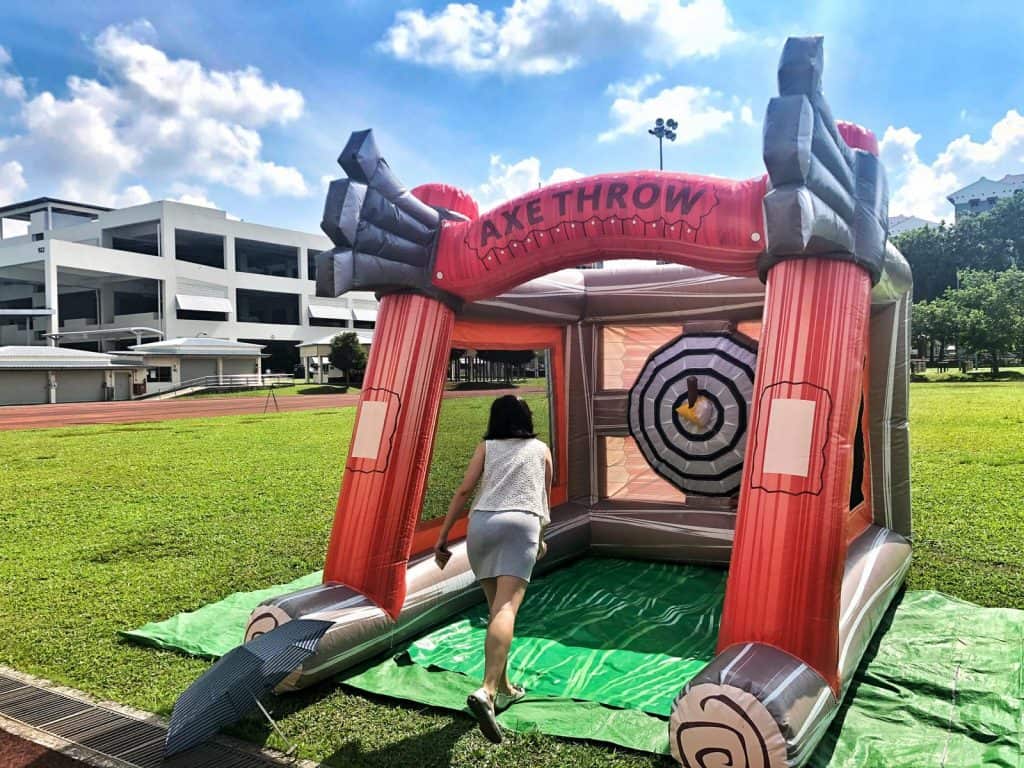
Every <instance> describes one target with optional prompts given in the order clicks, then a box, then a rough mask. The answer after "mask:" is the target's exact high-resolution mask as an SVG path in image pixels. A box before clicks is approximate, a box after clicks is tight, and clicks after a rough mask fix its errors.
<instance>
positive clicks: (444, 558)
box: [434, 538, 452, 571]
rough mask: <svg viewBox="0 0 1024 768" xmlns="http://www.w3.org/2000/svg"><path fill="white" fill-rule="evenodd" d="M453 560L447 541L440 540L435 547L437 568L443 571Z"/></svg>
mask: <svg viewBox="0 0 1024 768" xmlns="http://www.w3.org/2000/svg"><path fill="white" fill-rule="evenodd" d="M451 559H452V551H451V550H450V549H448V541H447V539H443V538H442V539H438V540H437V544H435V545H434V562H435V563H437V567H438V568H440V569H441V570H442V571H443V570H444V567H445V566H446V565H448V561H449V560H451Z"/></svg>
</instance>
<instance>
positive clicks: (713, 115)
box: [597, 78, 742, 144]
mask: <svg viewBox="0 0 1024 768" xmlns="http://www.w3.org/2000/svg"><path fill="white" fill-rule="evenodd" d="M654 82H657V80H649V79H648V78H645V79H644V80H641V81H638V82H636V83H626V84H622V83H619V84H613V85H610V86H608V93H610V94H616V93H617V94H622V95H619V96H618V97H617V98H616V99H615V100H614V101H612V105H611V107H610V109H609V114H610V115H611V118H612V124H613V125H612V127H611V128H610V129H609V130H607V131H605V132H604V133H602V134H600V135H599V136H598V137H597V138H598V141H614V140H615V139H617V138H619V137H620V136H626V135H629V134H635V133H644V132H645V131H647V129H648V128H650V127H651V126H652V125H653V124H654V121H655V120H656V119H657V118H659V117H663V118H666V119H668V118H674V119H675V120H676V122H678V123H679V127H678V128H676V142H678V143H680V144H688V143H690V142H694V141H698V140H699V139H702V138H704V137H705V136H708V135H710V134H713V133H718V132H719V131H721V130H723V129H724V128H725V127H726V126H727V125H729V124H730V123H732V122H733V121H734V120H735V119H736V115H735V114H733V112H732V110H731V109H729V108H726V107H724V102H725V100H724V97H723V96H722V94H721V93H719V92H718V91H713V90H711V89H710V88H703V87H695V86H691V85H677V86H675V87H673V88H665V89H663V90H661V91H659V92H658V93H656V94H654V95H653V96H650V97H648V98H644V96H643V93H644V90H645V89H646V88H647V87H648V86H649V85H650V84H652V83H654ZM741 112H742V110H741Z"/></svg>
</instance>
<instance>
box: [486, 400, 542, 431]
mask: <svg viewBox="0 0 1024 768" xmlns="http://www.w3.org/2000/svg"><path fill="white" fill-rule="evenodd" d="M536 436H537V433H536V432H534V431H533V414H532V413H531V412H530V406H528V405H527V404H526V401H525V400H520V399H519V398H518V397H516V396H515V395H503V396H502V397H499V398H498V399H497V400H495V401H494V402H493V403H491V418H490V420H489V421H488V422H487V434H486V435H484V440H509V439H515V438H519V439H523V438H527V437H536Z"/></svg>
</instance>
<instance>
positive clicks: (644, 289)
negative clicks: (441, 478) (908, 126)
mask: <svg viewBox="0 0 1024 768" xmlns="http://www.w3.org/2000/svg"><path fill="white" fill-rule="evenodd" d="M822 66H823V53H822V40H821V38H791V39H790V40H788V41H787V42H786V45H785V48H784V50H783V53H782V58H781V62H780V66H779V72H778V84H779V95H778V96H777V97H776V98H773V99H772V100H771V102H770V103H769V105H768V109H767V113H766V116H765V127H764V161H765V165H766V167H767V175H766V176H762V177H759V178H756V179H749V180H746V181H728V180H723V179H717V178H705V177H700V176H692V175H687V174H679V173H666V172H653V171H643V172H628V173H620V174H606V175H601V176H593V177H590V178H585V179H579V180H576V181H572V182H567V183H564V184H557V185H553V186H551V187H548V188H546V189H540V190H537V191H536V192H532V193H529V194H527V195H525V196H523V197H521V198H518V199H516V200H512V201H510V202H508V203H505V204H504V205H501V206H499V207H498V208H496V209H494V210H492V211H490V212H488V213H486V214H483V215H480V214H479V213H478V211H477V208H476V204H475V203H474V202H473V201H472V199H470V197H469V196H467V195H466V194H465V193H463V192H460V191H459V190H456V189H454V188H452V187H448V186H445V185H438V184H432V185H427V186H424V187H419V188H417V189H414V190H412V191H411V192H410V191H407V190H405V189H404V188H403V187H402V185H401V184H400V183H399V182H398V180H397V179H396V178H395V176H394V175H393V173H392V171H391V168H390V167H389V166H388V164H387V162H385V160H384V159H383V158H382V157H381V156H380V154H379V152H378V149H377V147H376V145H375V143H374V138H373V134H372V133H371V132H370V131H361V132H358V133H354V134H352V136H351V138H350V139H349V141H348V143H347V144H346V146H345V148H344V150H343V151H342V153H341V157H340V158H339V162H340V164H341V167H342V168H343V169H344V171H345V173H346V175H347V178H345V179H341V180H338V181H335V182H333V183H332V184H331V185H330V190H329V192H328V194H327V200H326V204H325V207H324V219H323V225H322V226H323V229H324V231H325V232H326V233H327V234H328V236H329V237H330V238H331V240H332V241H333V243H334V245H335V247H334V249H333V250H331V251H329V252H326V253H324V254H322V255H321V256H320V257H319V260H318V264H317V290H318V293H319V294H320V295H325V296H337V295H340V294H342V293H344V292H346V291H349V290H353V289H361V290H373V291H377V292H378V293H379V294H380V295H381V306H380V312H379V316H378V324H377V330H376V335H375V340H374V345H373V349H372V352H371V355H370V362H369V367H368V369H367V371H366V376H365V382H364V388H363V390H362V394H361V398H360V405H359V410H358V415H357V420H356V426H355V430H354V433H353V439H352V443H351V450H350V453H349V456H348V461H347V463H346V466H345V474H344V480H343V483H342V490H341V495H340V498H339V501H338V507H337V515H336V519H335V523H334V528H333V532H332V535H331V541H330V545H329V549H328V553H327V562H326V567H325V573H324V586H321V587H317V588H315V589H312V590H308V591H305V592H302V593H297V594H293V595H289V596H286V597H285V598H278V599H276V600H271V601H268V603H267V604H265V605H263V606H261V607H260V608H259V609H257V611H256V612H255V613H254V614H253V616H252V618H251V620H250V626H249V630H248V635H249V636H250V637H252V636H254V635H256V634H259V633H261V632H265V631H268V630H269V629H272V628H273V627H274V626H276V625H279V624H281V623H282V622H285V621H289V620H291V619H293V618H296V617H298V616H304V615H309V614H311V613H316V614H317V618H324V617H328V618H331V619H332V620H334V621H335V625H334V627H333V628H332V630H331V631H330V632H328V634H327V635H326V636H325V639H324V640H323V641H322V642H321V645H320V647H319V649H318V651H317V654H316V656H315V657H314V658H313V659H312V660H311V661H309V662H307V663H306V664H305V665H304V666H303V667H301V668H299V669H297V670H296V671H295V672H294V673H293V675H292V676H291V677H290V678H289V680H288V681H286V683H285V684H284V688H285V689H295V688H301V687H303V686H305V685H308V684H310V683H312V682H314V681H315V680H318V679H321V678H323V677H326V676H328V675H331V674H335V673H336V672H338V671H339V670H341V669H344V668H346V667H349V666H352V665H353V664H356V663H358V662H360V661H362V660H364V659H366V658H368V657H370V656H372V655H374V654H376V653H380V652H382V651H384V650H386V649H387V648H388V647H390V644H391V643H393V642H394V641H395V640H396V639H401V638H405V637H409V636H411V635H413V634H415V633H417V632H419V631H422V630H423V629H424V628H426V627H427V626H429V625H431V624H434V623H437V622H439V621H441V620H443V619H444V618H445V617H446V616H448V615H452V614H453V613H454V612H456V611H458V610H460V609H462V608H464V607H466V606H467V605H469V604H472V603H474V602H477V601H479V599H480V598H479V592H478V590H476V589H475V588H474V585H473V578H472V574H471V572H470V570H469V566H468V562H467V561H466V557H465V552H464V546H462V545H461V544H457V545H455V546H454V547H453V549H454V553H455V556H454V557H453V559H452V561H451V562H450V564H449V566H448V567H447V568H446V569H445V570H444V571H439V570H438V569H437V568H436V566H435V565H434V564H433V563H432V561H431V559H430V557H429V554H428V550H429V548H430V545H431V544H432V531H431V530H430V529H429V526H428V529H427V530H424V529H423V528H422V527H418V520H419V514H420V508H421V505H422V501H423V495H424V489H425V485H426V480H427V470H428V467H429V464H430V458H431V451H432V446H433V441H434V435H435V431H436V425H437V416H438V410H439V407H440V402H441V394H442V389H443V386H444V381H445V372H446V369H447V364H448V360H449V351H450V349H451V348H452V347H453V346H459V347H469V348H506V349H508V348H526V349H541V348H543V349H546V350H548V352H549V358H548V359H549V365H548V375H549V381H550V386H551V393H552V397H551V407H552V414H553V419H552V448H553V451H554V454H555V458H556V471H555V487H554V489H553V491H552V499H551V501H552V505H553V507H554V509H553V522H552V525H551V527H550V529H549V531H548V541H549V546H550V552H551V555H550V556H549V557H548V558H546V559H545V560H544V561H541V563H539V564H538V568H539V569H541V570H543V569H545V568H548V569H549V568H551V567H553V566H555V565H557V564H559V563H561V562H564V561H565V560H566V559H569V558H572V557H578V556H580V555H582V554H585V553H586V552H588V551H593V552H597V553H606V554H612V555H616V556H620V557H638V558H650V559H663V560H675V561H680V562H704V563H721V564H728V565H729V576H728V586H727V590H726V597H725V604H724V608H723V616H722V621H721V626H720V630H719V640H718V655H717V657H716V658H715V659H714V660H713V661H712V662H711V663H710V664H709V665H708V666H707V667H706V668H705V669H704V670H703V671H702V672H701V673H699V674H698V675H697V676H696V677H695V678H694V679H693V680H690V681H680V684H681V686H682V685H683V683H684V682H685V686H683V687H682V690H681V692H680V695H679V697H678V698H677V700H676V702H675V704H674V708H673V714H672V718H671V721H670V729H671V732H670V741H671V744H672V750H673V753H674V755H675V757H676V758H677V759H678V760H679V761H680V762H681V763H682V764H683V765H686V766H703V765H706V764H707V763H708V762H709V761H710V762H714V761H715V760H718V761H719V762H720V763H721V764H723V765H735V766H745V765H750V766H754V765H757V766H769V765H770V766H795V765H801V764H803V763H804V762H805V761H806V760H807V759H808V758H809V756H810V754H811V752H812V750H813V747H814V746H815V744H817V742H818V740H819V739H820V737H821V735H822V733H823V732H824V728H825V726H826V725H827V724H828V723H829V721H830V720H831V719H832V717H833V716H834V715H835V713H836V711H837V709H838V707H839V704H840V702H841V700H842V697H843V695H844V693H845V691H846V687H847V686H848V685H849V683H850V680H851V678H852V675H853V672H854V670H855V669H856V667H857V664H858V663H859V661H860V658H861V656H862V654H863V652H864V649H865V648H866V647H867V644H868V642H869V640H870V639H871V636H872V634H873V633H874V631H875V630H876V629H877V627H878V625H879V622H880V621H881V617H882V615H883V613H884V612H885V609H886V607H887V606H888V604H889V602H890V600H891V599H892V597H893V596H894V594H895V593H896V591H897V590H898V589H899V587H900V585H901V583H902V581H903V578H904V575H905V573H906V570H907V567H908V565H909V562H910V546H909V544H908V542H907V538H906V537H907V536H909V533H910V498H909V475H908V451H907V425H906V413H907V355H908V344H907V334H908V308H909V302H908V295H909V294H908V291H909V290H910V272H909V269H908V268H907V265H906V262H905V261H904V260H903V258H902V256H901V255H900V254H899V253H898V252H897V251H896V250H895V249H894V248H893V247H892V246H891V245H889V244H888V243H887V221H888V219H887V205H888V204H887V190H886V181H885V173H884V170H883V168H882V165H881V164H880V162H879V160H878V158H877V144H876V142H875V139H874V137H873V136H872V134H871V133H870V132H868V131H867V130H865V129H863V128H859V127H857V126H854V125H851V124H846V123H837V122H836V121H835V120H834V118H833V116H832V114H831V112H830V110H829V107H828V104H827V103H826V101H825V98H824V96H823V95H822V90H821V75H822ZM624 257H629V258H636V257H641V258H652V259H653V258H656V259H659V260H662V261H663V262H675V264H677V265H679V266H670V265H668V266H662V267H660V268H659V269H656V270H651V269H648V270H634V271H629V270H617V271H616V270H595V271H585V272H580V271H569V272H560V273H558V274H551V273H555V272H557V271H558V270H562V269H565V268H567V267H573V266H578V265H582V264H586V263H589V262H593V261H597V260H608V259H616V258H624ZM652 489H654V492H652ZM716 764H718V763H716Z"/></svg>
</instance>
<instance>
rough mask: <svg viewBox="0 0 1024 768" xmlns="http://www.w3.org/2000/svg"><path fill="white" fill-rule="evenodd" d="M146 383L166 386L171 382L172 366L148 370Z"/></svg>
mask: <svg viewBox="0 0 1024 768" xmlns="http://www.w3.org/2000/svg"><path fill="white" fill-rule="evenodd" d="M146 381H148V382H150V383H151V384H166V383H167V382H169V381H171V368H170V366H160V367H159V368H147V369H146Z"/></svg>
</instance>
